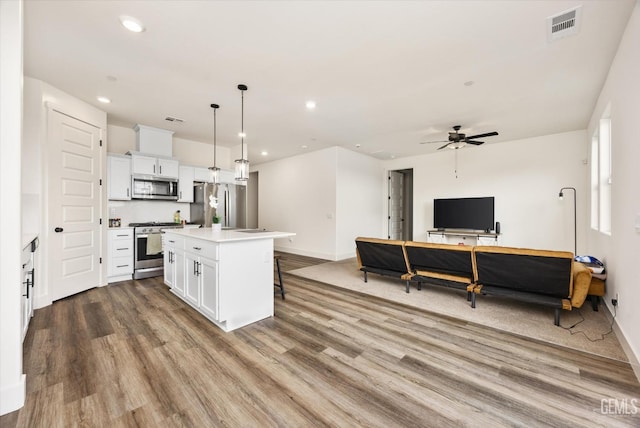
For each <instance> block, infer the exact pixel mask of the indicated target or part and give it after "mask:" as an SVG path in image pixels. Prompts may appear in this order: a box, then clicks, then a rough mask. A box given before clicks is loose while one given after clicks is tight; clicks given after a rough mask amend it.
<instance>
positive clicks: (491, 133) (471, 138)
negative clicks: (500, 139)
mask: <svg viewBox="0 0 640 428" xmlns="http://www.w3.org/2000/svg"><path fill="white" fill-rule="evenodd" d="M494 135H498V133H497V132H496V131H493V132H487V133H486V134H478V135H469V136H468V137H467V139H469V140H473V139H474V138H484V137H493V136H494Z"/></svg>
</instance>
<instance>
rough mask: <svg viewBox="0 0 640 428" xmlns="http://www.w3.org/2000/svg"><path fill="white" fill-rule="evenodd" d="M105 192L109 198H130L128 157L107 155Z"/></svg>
mask: <svg viewBox="0 0 640 428" xmlns="http://www.w3.org/2000/svg"><path fill="white" fill-rule="evenodd" d="M107 193H108V197H109V199H110V200H116V201H129V200H131V158H130V157H124V156H109V157H107Z"/></svg>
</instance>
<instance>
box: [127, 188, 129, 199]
mask: <svg viewBox="0 0 640 428" xmlns="http://www.w3.org/2000/svg"><path fill="white" fill-rule="evenodd" d="M128 197H129V188H128V187H127V198H128Z"/></svg>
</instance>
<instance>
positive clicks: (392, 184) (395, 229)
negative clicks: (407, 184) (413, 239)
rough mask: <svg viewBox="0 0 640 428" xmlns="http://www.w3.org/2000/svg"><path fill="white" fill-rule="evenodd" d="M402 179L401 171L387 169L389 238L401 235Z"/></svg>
mask: <svg viewBox="0 0 640 428" xmlns="http://www.w3.org/2000/svg"><path fill="white" fill-rule="evenodd" d="M403 181H404V175H403V174H402V173H400V172H397V171H389V239H398V240H401V239H402V235H403V225H404V219H403V215H402V210H403V206H404V201H403V197H404V195H403V189H404V183H403Z"/></svg>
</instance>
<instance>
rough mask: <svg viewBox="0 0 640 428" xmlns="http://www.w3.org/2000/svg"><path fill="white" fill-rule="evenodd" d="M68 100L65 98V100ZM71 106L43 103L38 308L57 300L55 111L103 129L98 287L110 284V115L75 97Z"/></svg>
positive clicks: (100, 173) (101, 134)
mask: <svg viewBox="0 0 640 428" xmlns="http://www.w3.org/2000/svg"><path fill="white" fill-rule="evenodd" d="M46 96H47V94H43V98H45V97H46ZM63 101H65V100H63ZM68 101H69V103H70V105H69V106H68V107H67V106H66V105H65V106H61V105H59V104H56V103H53V102H50V101H45V102H44V103H43V105H42V106H43V109H42V115H43V122H42V134H41V144H40V147H41V158H40V159H41V166H42V180H41V183H40V189H41V195H42V200H41V213H42V218H41V221H40V224H41V228H40V235H39V238H40V244H41V249H42V250H41V252H40V254H41V257H40V259H41V262H40V266H39V267H40V269H41V271H42V274H41V275H39V278H40V281H39V283H40V285H41V286H40V290H36V291H35V293H34V294H35V296H34V297H35V300H34V305H35V306H34V309H38V308H42V307H44V306H48V305H50V304H51V303H52V302H53V293H52V285H51V284H50V282H49V278H50V269H49V257H48V253H49V251H50V246H51V240H50V235H51V234H52V233H53V232H52V228H53V227H54V225H53V224H52V223H51V222H50V217H51V215H50V212H49V190H48V186H49V185H48V180H49V172H50V171H49V156H50V155H51V153H50V149H49V148H50V144H49V139H50V137H51V136H50V135H49V121H50V120H51V117H52V115H53V113H54V112H57V113H60V114H63V115H65V116H68V117H71V118H73V119H75V120H79V121H81V122H84V123H86V124H88V125H91V126H94V127H96V128H98V129H99V130H100V140H101V141H102V145H101V147H100V160H99V165H100V172H99V175H100V179H101V180H102V185H101V186H99V201H100V208H99V212H100V218H101V219H102V220H103V221H102V224H101V226H100V233H99V234H98V236H99V239H100V243H99V245H98V248H99V252H100V254H97V255H96V256H97V257H98V258H100V259H101V260H102V263H101V266H100V269H99V272H100V274H99V281H98V282H99V283H98V286H99V287H102V286H105V285H107V260H106V254H107V226H106V223H107V222H106V220H105V219H107V218H108V216H107V215H108V214H107V200H106V198H107V183H106V179H105V177H106V171H107V138H106V135H107V131H106V129H107V115H106V113H105V112H103V111H100V110H98V109H96V108H95V107H93V106H90V105H88V104H85V103H83V102H82V101H78V100H76V99H73V98H71V97H69V98H68ZM71 101H73V102H71Z"/></svg>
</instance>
